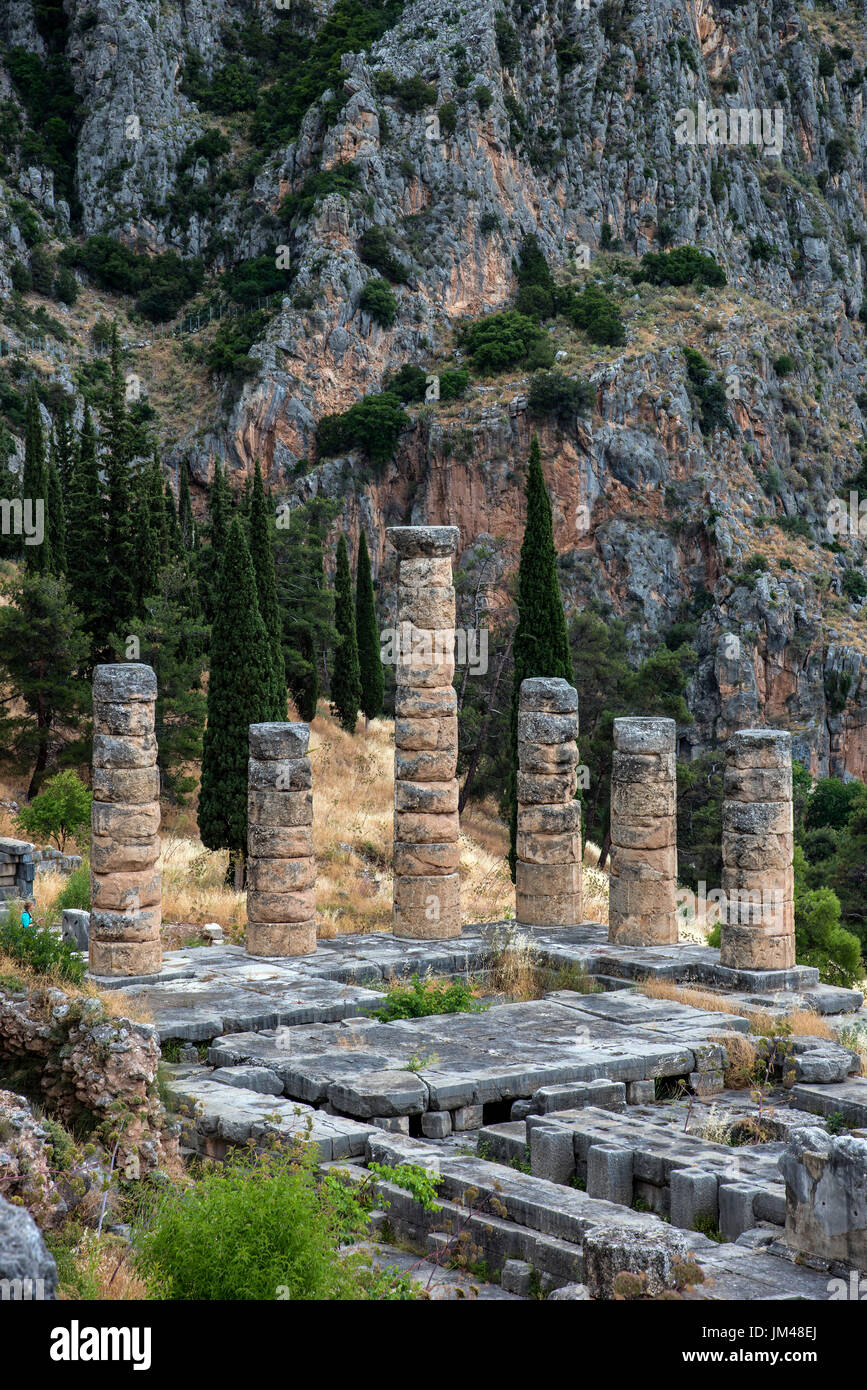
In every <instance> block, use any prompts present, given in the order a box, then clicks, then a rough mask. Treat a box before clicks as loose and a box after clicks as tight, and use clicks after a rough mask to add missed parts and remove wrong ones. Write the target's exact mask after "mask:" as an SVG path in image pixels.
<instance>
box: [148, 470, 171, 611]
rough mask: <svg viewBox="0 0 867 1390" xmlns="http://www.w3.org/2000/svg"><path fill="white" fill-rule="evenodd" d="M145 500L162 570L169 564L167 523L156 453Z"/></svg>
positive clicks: (161, 474) (161, 475)
mask: <svg viewBox="0 0 867 1390" xmlns="http://www.w3.org/2000/svg"><path fill="white" fill-rule="evenodd" d="M147 498H148V515H149V518H150V528H151V533H152V535H153V537H154V542H155V545H156V550H157V554H158V556H159V563H158V568H159V569H162V567H163V566H164V565H167V564H168V562H169V521H168V516H167V514H166V506H165V499H164V498H163V471H162V469H161V467H160V460H159V456H158V454H157V453H156V451H154V455H153V458H152V459H151V462H150V467H149V468H148V470H147ZM155 592H156V589H154V593H155Z"/></svg>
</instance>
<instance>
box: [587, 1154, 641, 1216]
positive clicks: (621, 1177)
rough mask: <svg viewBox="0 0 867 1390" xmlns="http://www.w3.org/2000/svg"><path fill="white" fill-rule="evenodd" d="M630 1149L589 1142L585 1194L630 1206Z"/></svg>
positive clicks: (631, 1179)
mask: <svg viewBox="0 0 867 1390" xmlns="http://www.w3.org/2000/svg"><path fill="white" fill-rule="evenodd" d="M632 1193H633V1178H632V1150H631V1149H623V1148H616V1147H615V1146H614V1145H607V1144H591V1145H590V1148H589V1149H588V1150H587V1195H588V1197H601V1198H602V1199H603V1200H604V1201H606V1202H618V1203H620V1205H621V1206H625V1207H631V1206H632Z"/></svg>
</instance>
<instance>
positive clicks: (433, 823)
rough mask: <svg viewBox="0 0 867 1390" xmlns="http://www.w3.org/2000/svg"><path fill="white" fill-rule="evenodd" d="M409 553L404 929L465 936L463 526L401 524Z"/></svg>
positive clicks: (398, 537) (403, 569)
mask: <svg viewBox="0 0 867 1390" xmlns="http://www.w3.org/2000/svg"><path fill="white" fill-rule="evenodd" d="M386 535H387V537H388V539H389V540H390V542H391V544H392V545H393V546H394V548H395V550H396V551H397V554H398V556H399V560H400V568H399V573H398V590H397V619H398V634H399V659H398V663H397V693H396V697H395V725H394V934H395V936H407V937H416V938H427V939H429V938H439V937H451V936H459V935H460V930H461V899H460V880H459V878H458V872H457V869H458V863H459V860H460V844H459V841H458V835H459V826H458V783H457V777H456V772H457V758H458V718H457V697H456V695H455V690H454V686H453V685H452V678H453V676H454V672H455V658H454V642H455V591H454V587H453V584H452V556H453V555H454V553H455V551H456V549H457V545H458V535H459V533H458V528H457V527H456V526H391V527H389V528H388V530H387V531H386Z"/></svg>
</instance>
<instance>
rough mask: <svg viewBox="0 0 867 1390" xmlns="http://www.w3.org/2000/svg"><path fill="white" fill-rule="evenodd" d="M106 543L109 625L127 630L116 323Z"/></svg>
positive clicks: (126, 520) (127, 545) (128, 503)
mask: <svg viewBox="0 0 867 1390" xmlns="http://www.w3.org/2000/svg"><path fill="white" fill-rule="evenodd" d="M105 439H106V452H105V456H104V460H103V462H104V467H105V478H106V494H107V495H106V503H107V506H106V543H107V551H108V566H109V576H108V591H107V598H108V610H109V611H108V628H109V631H110V632H118V633H119V632H125V631H126V630H127V628H128V626H129V623H130V620H131V619H132V616H133V613H134V611H135V606H136V604H135V599H136V592H135V591H136V581H135V568H136V538H135V516H134V508H133V496H132V485H131V479H130V471H129V464H130V450H129V424H128V421H127V414H126V383H125V381H124V376H123V370H122V366H121V360H120V341H119V339H118V334H117V324H116V323H115V324H113V325H112V333H111V384H110V388H109V402H108V412H107V419H106V429H105Z"/></svg>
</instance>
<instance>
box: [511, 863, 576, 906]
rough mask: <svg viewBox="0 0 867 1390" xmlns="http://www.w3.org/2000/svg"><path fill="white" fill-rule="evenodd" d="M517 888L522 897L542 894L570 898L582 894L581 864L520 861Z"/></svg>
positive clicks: (517, 868)
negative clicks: (564, 894)
mask: <svg viewBox="0 0 867 1390" xmlns="http://www.w3.org/2000/svg"><path fill="white" fill-rule="evenodd" d="M515 887H516V889H517V891H518V893H520V894H521V895H522V896H531V895H534V894H541V895H543V896H544V895H547V896H549V897H550V896H554V895H560V894H562V893H567V894H569V895H570V896H573V895H579V896H580V893H581V864H580V862H579V861H576V862H573V863H570V864H526V863H524V862H523V861H522V860H520V859H519V860H518V862H517V864H516V865H515Z"/></svg>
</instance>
